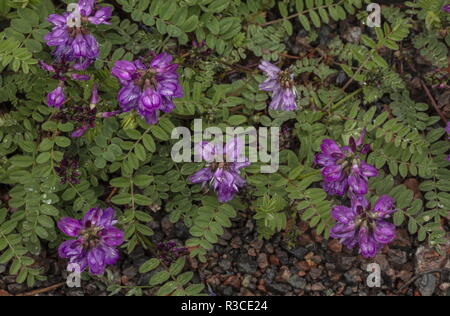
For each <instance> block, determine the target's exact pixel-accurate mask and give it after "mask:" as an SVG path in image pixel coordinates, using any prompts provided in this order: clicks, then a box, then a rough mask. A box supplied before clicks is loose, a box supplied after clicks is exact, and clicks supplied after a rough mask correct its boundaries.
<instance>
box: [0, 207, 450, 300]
mask: <svg viewBox="0 0 450 316" xmlns="http://www.w3.org/2000/svg"><path fill="white" fill-rule="evenodd" d="M240 215H241V216H239V218H237V219H236V220H235V221H234V222H233V227H232V228H231V229H228V230H226V233H225V235H224V236H222V238H221V239H220V241H219V243H218V244H217V245H216V246H215V247H214V249H213V250H212V251H211V252H210V253H209V256H208V260H207V262H206V263H200V262H198V261H197V260H196V259H189V260H188V265H190V267H189V266H187V267H186V268H190V269H193V270H194V271H195V277H194V281H195V282H204V283H205V284H206V285H207V287H206V291H207V293H208V294H210V295H218V296H253V295H257V296H259V295H262V296H264V295H271V296H272V295H276V296H310V295H311V296H342V295H345V296H367V295H371V296H373V295H379V296H387V295H389V296H392V295H409V296H431V295H438V296H447V295H450V259H449V258H450V243H449V245H448V246H447V248H446V249H444V251H445V254H444V255H439V254H438V253H437V252H435V251H434V250H433V249H431V248H429V247H427V246H423V245H418V244H416V243H415V242H414V238H413V237H410V236H409V235H408V234H407V233H406V231H403V230H400V231H399V234H398V238H397V240H396V241H395V242H393V243H392V244H391V245H389V247H386V248H385V249H384V251H383V252H382V253H380V254H379V255H378V256H377V257H376V258H375V259H374V260H371V261H368V260H364V259H363V258H362V257H360V256H358V255H357V253H356V252H353V251H350V250H348V249H345V248H343V247H342V246H341V245H340V244H339V243H338V242H337V241H335V240H329V241H326V240H324V239H323V238H322V237H321V236H317V235H316V234H315V233H314V231H311V230H310V229H309V228H308V227H307V226H305V225H303V224H300V225H299V226H298V229H296V231H298V236H296V237H294V238H293V237H292V236H290V234H289V233H285V234H278V235H276V236H275V237H274V238H272V239H271V240H268V241H262V240H259V239H258V237H257V236H258V234H257V232H256V229H255V224H254V221H253V220H252V219H249V218H247V217H246V214H240ZM446 225H448V224H446ZM152 228H153V229H154V230H155V235H154V236H153V241H154V242H159V241H163V240H176V241H179V242H181V243H182V242H183V241H184V240H186V239H187V238H188V236H189V234H188V230H187V228H186V227H185V226H184V224H181V223H177V224H175V225H172V224H171V223H170V222H169V220H168V218H167V217H163V218H161V219H160V220H159V221H158V220H157V221H155V222H153V224H152ZM288 244H294V246H293V247H291V246H289V245H288ZM44 256H47V257H46V258H41V260H40V261H39V262H40V264H41V265H42V266H43V267H44V269H45V275H47V276H49V278H48V280H47V281H45V282H38V283H37V284H36V287H35V289H29V288H27V286H26V285H25V284H17V283H15V277H14V276H8V275H6V274H5V273H6V271H8V270H7V268H8V267H7V266H2V265H0V296H3V295H17V294H24V293H26V294H27V295H30V294H34V295H51V296H59V295H64V296H104V295H108V294H109V293H108V292H107V291H106V285H105V284H104V282H101V281H99V280H93V279H90V280H83V283H82V288H79V289H69V288H68V287H66V286H65V285H61V284H60V283H61V282H64V280H65V276H66V272H64V266H65V262H64V261H61V260H59V259H57V256H56V253H55V252H54V251H53V252H49V253H47V254H44ZM149 257H151V254H148V253H145V252H144V250H143V249H140V248H138V249H137V250H135V251H134V252H133V253H132V254H131V255H130V256H128V257H127V258H124V259H123V260H122V261H121V262H120V263H119V264H118V265H116V266H114V267H112V272H113V273H112V274H113V278H114V282H115V283H120V284H122V285H124V286H134V285H146V284H147V282H148V280H149V278H150V277H151V275H152V273H155V272H152V273H147V274H144V275H141V274H139V273H138V267H139V266H140V265H141V264H142V263H143V262H145V261H146V260H148V259H149ZM374 262H375V263H378V264H379V265H380V267H381V272H382V286H381V288H370V287H368V286H367V283H366V280H367V278H368V276H369V274H370V272H367V271H366V269H367V265H368V264H370V263H374ZM430 271H431V272H430ZM55 284H56V285H57V287H56V288H55V289H53V290H50V291H49V289H48V287H49V286H52V285H55ZM39 289H46V292H44V293H39ZM50 289H51V288H50ZM32 290H37V292H30V291H32ZM143 294H144V295H153V294H154V293H152V292H146V291H144V293H143Z"/></svg>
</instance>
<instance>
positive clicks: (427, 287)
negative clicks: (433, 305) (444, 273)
mask: <svg viewBox="0 0 450 316" xmlns="http://www.w3.org/2000/svg"><path fill="white" fill-rule="evenodd" d="M416 285H417V287H418V288H419V291H420V294H422V296H432V295H433V293H434V291H436V286H437V279H436V277H435V276H434V275H433V274H425V275H423V276H422V277H421V278H420V279H418V280H417V281H416Z"/></svg>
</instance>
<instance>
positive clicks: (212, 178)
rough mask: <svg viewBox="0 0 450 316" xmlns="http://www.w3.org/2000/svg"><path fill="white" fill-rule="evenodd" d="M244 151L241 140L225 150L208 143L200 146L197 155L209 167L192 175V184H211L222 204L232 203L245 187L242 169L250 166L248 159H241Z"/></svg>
mask: <svg viewBox="0 0 450 316" xmlns="http://www.w3.org/2000/svg"><path fill="white" fill-rule="evenodd" d="M243 149H244V144H243V142H242V141H241V140H240V139H239V138H235V139H233V140H232V141H230V142H229V143H227V144H226V145H225V148H221V147H220V146H216V145H213V144H211V143H208V142H203V143H201V144H199V145H198V146H197V153H198V154H199V155H200V157H202V158H203V159H204V160H205V161H206V162H207V166H206V168H203V169H201V170H200V171H198V172H197V173H195V174H194V175H192V176H191V177H190V178H189V180H190V182H191V183H203V184H204V185H206V184H208V183H209V185H210V186H211V187H212V188H213V189H214V190H215V192H216V193H217V197H218V200H219V202H220V203H226V202H228V201H231V200H232V199H233V197H234V195H235V194H236V193H238V192H239V189H240V188H242V187H243V186H244V185H245V180H244V179H243V178H242V177H241V175H240V169H242V168H246V167H248V166H249V165H250V162H249V161H248V160H247V159H246V158H243V157H241V153H242V151H243ZM223 158H225V159H223Z"/></svg>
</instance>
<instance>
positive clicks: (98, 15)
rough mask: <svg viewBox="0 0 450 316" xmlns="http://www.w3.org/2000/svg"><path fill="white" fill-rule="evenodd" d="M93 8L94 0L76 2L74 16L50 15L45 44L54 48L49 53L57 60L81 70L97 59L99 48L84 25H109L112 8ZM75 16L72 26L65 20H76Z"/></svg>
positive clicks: (66, 14) (72, 14) (68, 14)
mask: <svg viewBox="0 0 450 316" xmlns="http://www.w3.org/2000/svg"><path fill="white" fill-rule="evenodd" d="M95 9H96V8H95V0H80V1H79V2H78V8H77V10H76V11H75V12H74V13H68V12H67V13H64V14H62V15H59V14H51V15H50V16H49V17H48V21H49V22H50V23H51V24H52V25H53V29H52V31H51V32H50V33H48V34H47V35H46V36H45V41H46V42H47V45H48V46H54V47H56V48H55V51H54V52H53V54H54V56H55V57H56V59H57V61H60V62H73V63H74V65H73V69H75V70H85V69H87V68H88V67H89V66H90V65H91V64H92V63H93V62H94V61H95V59H97V57H98V55H99V45H98V43H97V40H96V39H95V37H94V36H93V35H92V34H91V33H90V31H89V28H88V27H87V25H88V24H89V23H91V24H96V25H99V24H110V23H109V19H110V18H111V14H112V9H111V8H110V7H102V8H100V9H98V10H95ZM77 14H79V16H80V21H79V25H76V23H74V25H73V26H72V25H71V24H69V21H71V20H73V21H76V20H77V16H76V15H77Z"/></svg>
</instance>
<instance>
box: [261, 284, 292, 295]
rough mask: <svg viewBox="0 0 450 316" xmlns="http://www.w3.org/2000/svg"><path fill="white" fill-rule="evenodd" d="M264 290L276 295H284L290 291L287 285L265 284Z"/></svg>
mask: <svg viewBox="0 0 450 316" xmlns="http://www.w3.org/2000/svg"><path fill="white" fill-rule="evenodd" d="M266 288H267V290H269V291H270V292H274V293H278V294H286V293H287V292H289V291H291V290H292V288H291V287H290V286H289V285H287V284H281V283H266Z"/></svg>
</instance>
